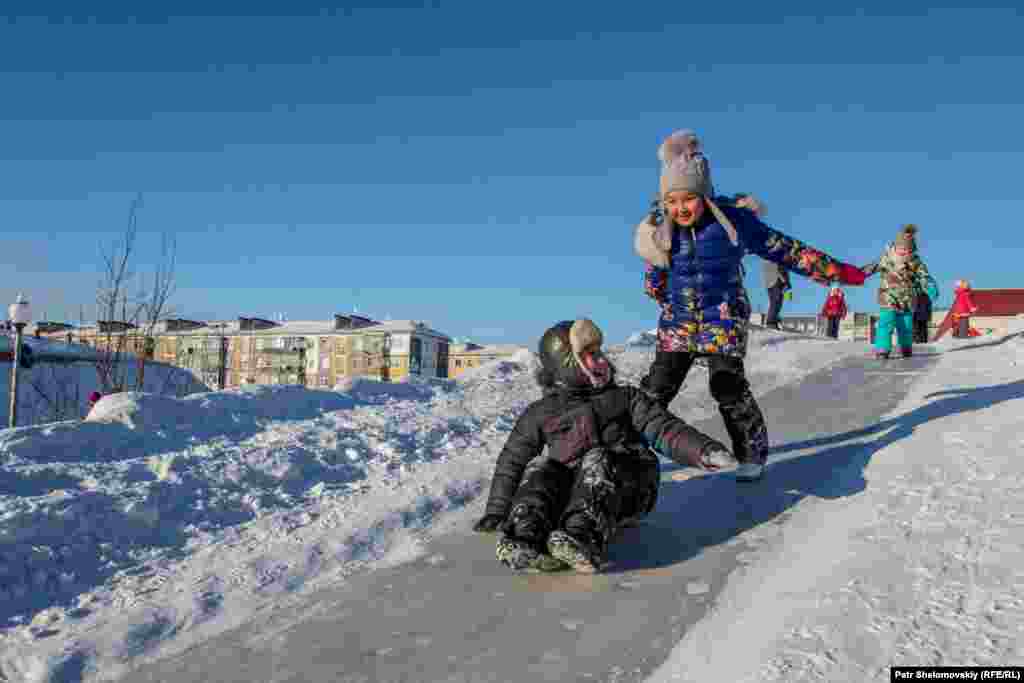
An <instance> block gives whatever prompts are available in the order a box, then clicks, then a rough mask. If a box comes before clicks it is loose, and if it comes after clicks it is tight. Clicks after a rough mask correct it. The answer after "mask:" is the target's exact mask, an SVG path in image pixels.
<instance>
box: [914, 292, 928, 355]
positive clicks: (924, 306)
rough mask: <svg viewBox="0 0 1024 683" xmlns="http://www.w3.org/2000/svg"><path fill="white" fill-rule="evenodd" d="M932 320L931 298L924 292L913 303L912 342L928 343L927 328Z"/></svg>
mask: <svg viewBox="0 0 1024 683" xmlns="http://www.w3.org/2000/svg"><path fill="white" fill-rule="evenodd" d="M931 322H932V298H931V296H930V295H929V294H928V293H927V292H925V293H924V294H923V295H922V296H919V297H917V301H916V302H915V303H914V343H915V344H927V343H928V329H929V327H930V326H931Z"/></svg>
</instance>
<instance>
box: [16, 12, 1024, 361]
mask: <svg viewBox="0 0 1024 683" xmlns="http://www.w3.org/2000/svg"><path fill="white" fill-rule="evenodd" d="M149 4H160V5H166V6H167V7H168V8H170V11H163V12H161V11H158V10H145V12H147V13H145V14H139V13H138V12H139V9H138V8H139V7H140V5H139V4H138V3H132V4H127V3H124V4H122V3H105V7H106V9H104V10H103V13H100V14H95V13H94V14H92V15H89V14H86V13H83V10H80V9H79V10H69V11H67V12H56V13H54V14H53V15H51V16H48V17H43V16H38V15H36V16H30V15H29V14H26V15H15V14H14V13H13V12H14V10H13V9H12V6H11V5H8V4H5V6H4V8H3V9H2V10H0V11H3V12H11V13H10V14H7V15H2V16H0V92H2V93H3V94H4V96H3V99H2V103H0V136H2V138H0V226H2V228H0V229H2V231H3V232H2V234H3V237H2V241H0V298H2V300H3V302H4V303H6V302H9V301H13V298H14V296H15V294H16V293H17V292H18V291H24V292H25V294H26V295H27V296H28V298H29V299H30V301H31V302H32V304H33V308H34V310H35V312H36V313H37V314H38V315H39V317H42V315H43V314H44V313H45V315H46V317H48V318H50V319H62V318H70V319H71V320H72V321H73V322H76V323H77V322H78V319H79V311H80V308H81V307H82V306H85V310H86V319H87V320H90V319H92V318H93V317H94V315H93V313H92V311H93V310H94V301H95V290H96V283H97V280H98V278H99V271H100V267H101V260H100V251H99V245H100V244H104V243H109V242H110V241H111V240H112V239H115V238H116V237H117V236H118V235H119V234H121V232H122V231H123V230H124V227H125V225H126V221H127V215H128V209H129V205H130V203H131V201H132V198H133V197H135V196H136V195H137V194H138V193H141V194H142V196H143V206H142V209H141V211H140V213H139V229H140V238H139V259H138V261H137V270H138V271H140V273H144V272H146V270H147V268H148V267H149V265H150V264H151V263H152V262H153V260H154V259H155V258H156V256H157V254H158V248H159V242H160V234H161V233H164V232H167V233H171V234H173V235H174V236H175V238H176V240H177V244H178V269H177V271H178V275H177V284H178V290H177V293H176V294H175V296H174V299H173V304H174V305H175V306H176V308H177V310H178V312H179V313H180V314H181V315H183V316H186V317H195V318H209V317H221V318H230V317H235V316H237V315H261V316H264V317H272V316H275V315H276V314H278V313H282V312H283V313H284V314H286V315H287V317H288V318H289V319H292V320H299V319H305V320H308V319H327V318H330V317H331V316H332V315H333V314H334V313H336V312H345V311H351V310H352V309H353V308H354V307H358V310H359V312H360V313H364V314H367V315H371V316H374V317H378V318H380V319H384V318H385V317H390V318H394V319H398V318H414V319H424V320H428V321H430V323H431V324H432V325H433V326H434V327H436V328H438V329H440V330H442V331H444V332H446V333H448V334H449V335H451V336H453V337H463V336H470V337H472V338H474V339H475V340H477V341H481V342H512V343H529V344H533V343H534V342H535V340H536V339H537V337H538V336H539V334H540V333H541V332H542V331H543V330H544V328H545V327H546V326H547V325H549V324H551V323H553V322H555V321H557V320H560V319H564V318H572V317H577V316H589V317H592V318H593V319H594V320H596V321H597V322H598V323H599V324H601V325H602V326H603V327H604V328H605V332H606V336H607V337H608V338H609V339H610V340H611V341H621V340H622V339H624V338H625V337H626V336H627V335H628V334H630V333H632V332H634V331H637V330H640V329H649V328H651V327H653V326H654V325H655V321H656V308H655V306H654V304H653V303H652V302H650V301H649V300H648V299H647V298H646V297H645V296H644V294H643V292H642V288H641V271H642V263H641V261H640V260H639V258H638V257H636V256H635V255H634V254H633V253H632V248H631V242H632V229H633V226H634V225H635V223H636V222H637V221H638V220H639V219H640V218H641V217H642V215H643V213H644V211H645V210H646V207H647V205H648V202H649V200H650V199H651V197H652V195H653V192H654V190H655V188H656V184H657V173H658V166H657V159H656V149H657V145H658V143H659V142H660V140H661V139H662V138H663V137H664V136H665V135H667V134H668V133H670V132H671V131H673V130H675V129H677V128H683V127H688V128H693V129H696V130H697V131H698V133H699V134H700V135H701V136H702V138H703V140H704V143H705V149H706V152H707V154H708V156H709V158H710V160H711V164H712V169H713V174H714V180H715V184H716V186H717V188H718V189H719V191H722V192H728V193H732V192H736V191H749V192H753V193H755V194H757V195H758V196H760V197H762V198H763V199H764V200H765V201H766V202H767V204H768V215H767V222H768V223H769V224H771V225H772V226H774V227H776V228H778V229H780V230H782V231H784V232H786V233H788V234H791V235H793V236H795V237H798V238H801V239H804V240H806V241H807V242H809V243H810V244H812V245H814V246H816V247H819V248H821V249H824V250H825V251H827V252H829V253H831V254H833V255H835V256H837V257H839V258H841V259H843V260H846V261H850V262H853V263H855V264H858V265H862V264H864V263H867V262H870V261H872V260H874V259H875V258H876V257H877V256H878V255H879V254H880V253H881V250H882V248H883V246H884V244H885V242H886V241H888V240H891V239H893V238H894V237H895V234H896V232H897V230H898V228H899V226H900V225H901V224H903V223H905V222H915V223H917V224H918V225H920V227H921V233H920V235H919V245H920V249H921V252H922V255H923V257H924V259H925V262H926V263H927V265H928V266H929V267H930V268H931V270H932V272H933V274H934V275H935V277H936V278H937V279H938V281H939V284H940V288H941V290H942V296H941V298H940V301H939V304H940V305H948V303H949V302H950V295H951V290H952V282H953V281H954V280H955V279H957V278H961V277H965V278H968V279H970V280H971V281H972V284H973V285H974V286H975V287H976V288H990V287H1022V286H1024V278H1022V277H1021V275H1020V273H1021V267H1020V259H1021V258H1022V256H1024V236H1022V233H1024V230H1022V226H1021V215H1022V213H1024V199H1022V197H1021V193H1020V189H1019V188H1020V182H1019V180H1018V178H1019V176H1020V172H1021V171H1020V169H1021V165H1022V152H1024V136H1022V135H1021V129H1020V122H1021V121H1024V105H1022V91H1021V89H1020V88H1019V87H1018V86H1017V83H1018V82H1019V75H1020V74H1021V73H1024V57H1022V54H1024V47H1022V43H1021V41H1020V39H1019V36H1020V35H1021V32H1022V30H1024V19H1022V16H1021V12H1022V10H1019V9H1016V8H1014V7H1013V6H1012V5H1010V4H1009V3H1007V4H1006V5H1005V6H1002V7H997V6H992V7H989V8H970V9H967V8H956V7H952V6H945V7H936V6H935V5H934V3H929V4H931V5H932V6H931V7H930V8H929V7H925V6H924V5H921V4H918V3H899V4H898V7H890V6H889V5H888V3H870V4H869V5H868V6H865V7H864V8H863V9H849V10H844V11H839V10H833V9H831V8H828V7H826V6H824V5H823V4H822V3H783V4H778V3H776V4H773V5H771V6H768V5H759V6H756V7H752V6H748V5H746V4H742V3H686V4H682V5H668V4H665V3H644V2H631V3H612V4H608V5H607V6H604V7H602V6H599V4H598V3H551V2H547V3H529V2H527V3H486V2H446V1H443V0H442V1H440V2H438V1H437V0H428V2H427V3H418V4H415V5H412V4H406V3H398V2H390V3H387V4H386V6H382V5H381V3H370V2H366V3H364V4H365V5H367V6H362V5H358V4H346V5H327V4H325V3H261V2H250V3H244V4H238V3H234V5H237V7H239V8H243V7H244V8H245V10H246V12H248V15H247V16H232V15H231V14H230V12H232V11H235V10H234V9H230V10H229V9H228V8H230V7H232V5H230V4H227V3H225V4H223V5H222V6H221V9H219V10H216V11H215V10H214V9H213V8H216V7H217V5H216V4H215V3H189V2H176V3H149ZM286 6H287V7H288V9H287V10H286V11H288V12H289V14H288V15H281V14H280V12H281V11H282V10H281V8H282V7H286ZM26 7H31V6H30V5H26ZM825 12H829V13H828V14H826V13H825ZM36 13H37V14H38V10H36ZM133 13H135V14H134V16H133ZM747 267H748V273H749V274H748V288H749V290H750V292H751V295H752V298H753V300H754V302H755V306H757V305H760V306H761V307H762V309H763V308H765V307H766V306H767V299H766V296H765V294H764V291H763V289H762V287H761V285H760V262H759V261H758V259H756V257H749V258H748V261H747ZM794 285H795V291H794V294H795V299H794V301H793V302H791V303H789V304H787V306H786V309H785V311H784V313H805V312H806V313H809V312H814V311H816V310H817V309H818V307H820V305H821V303H822V302H823V300H824V296H825V289H824V288H822V287H820V286H819V285H816V284H814V283H811V282H809V281H807V280H803V279H802V278H794ZM876 286H877V280H872V281H869V286H868V287H866V288H863V289H851V290H849V291H848V294H849V297H850V302H851V305H852V308H853V309H855V310H861V311H874V310H876V305H875V303H874V293H875V288H876Z"/></svg>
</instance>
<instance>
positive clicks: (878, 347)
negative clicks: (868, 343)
mask: <svg viewBox="0 0 1024 683" xmlns="http://www.w3.org/2000/svg"><path fill="white" fill-rule="evenodd" d="M916 235H917V226H916V225H914V224H913V223H908V224H907V225H904V226H903V227H902V228H900V232H899V234H898V235H897V236H896V241H895V242H893V243H891V244H888V245H886V247H885V251H883V252H882V257H881V258H880V259H879V260H878V261H876V262H875V263H872V264H870V265H868V266H865V267H864V268H863V270H864V274H865V275H866V276H868V277H870V276H872V275H874V274H875V273H881V276H882V281H881V282H880V283H879V285H878V305H879V306H880V307H881V309H882V310H881V311H880V313H879V315H878V325H877V327H876V328H875V357H876V358H880V359H885V358H888V357H889V354H890V353H891V352H892V333H893V330H895V331H896V338H897V343H898V344H899V347H900V355H901V356H902V357H903V358H910V357H911V356H912V355H913V344H914V337H913V321H914V308H915V303H916V301H917V297H919V296H925V295H927V296H930V297H931V298H933V299H934V298H935V297H936V296H938V291H937V289H936V287H935V281H934V280H933V279H932V277H931V276H930V275H929V274H928V268H927V267H926V266H925V265H924V262H923V261H922V260H921V257H920V256H919V255H918V252H917V238H916Z"/></svg>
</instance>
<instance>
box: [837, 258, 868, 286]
mask: <svg viewBox="0 0 1024 683" xmlns="http://www.w3.org/2000/svg"><path fill="white" fill-rule="evenodd" d="M866 279H867V277H866V276H865V275H864V271H863V270H861V269H860V268H857V267H856V266H851V265H850V264H849V263H843V264H842V265H840V266H839V282H841V283H842V284H844V285H853V286H855V287H859V286H860V285H862V284H864V280H866Z"/></svg>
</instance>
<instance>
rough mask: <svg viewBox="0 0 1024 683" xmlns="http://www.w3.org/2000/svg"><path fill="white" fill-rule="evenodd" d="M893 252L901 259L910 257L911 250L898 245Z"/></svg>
mask: <svg viewBox="0 0 1024 683" xmlns="http://www.w3.org/2000/svg"><path fill="white" fill-rule="evenodd" d="M893 252H894V253H895V254H896V255H897V256H899V257H900V258H906V257H908V256H910V249H909V248H907V246H906V245H903V244H897V245H896V247H895V248H894V249H893Z"/></svg>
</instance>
